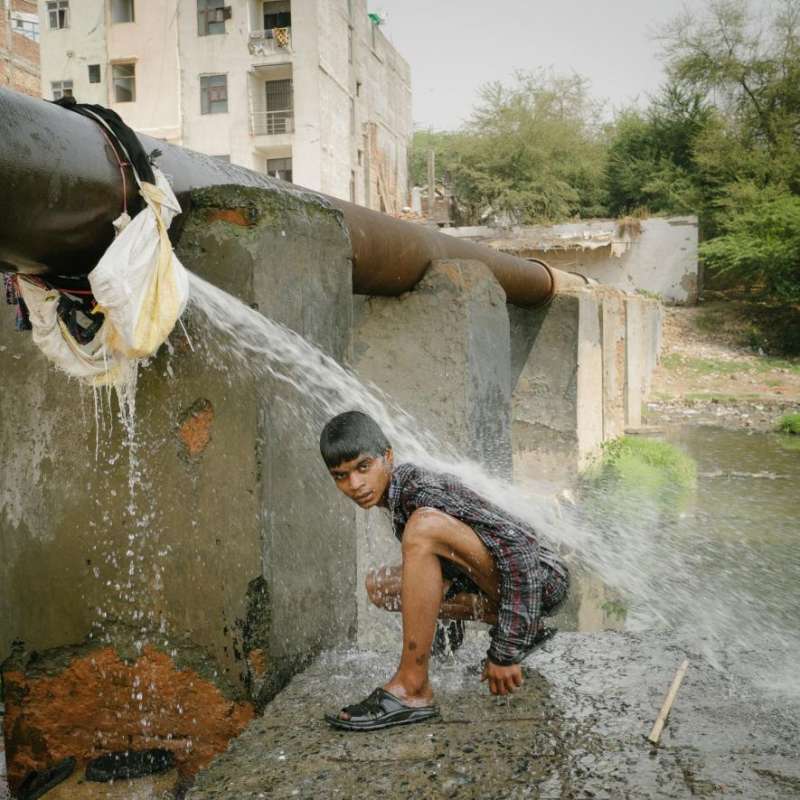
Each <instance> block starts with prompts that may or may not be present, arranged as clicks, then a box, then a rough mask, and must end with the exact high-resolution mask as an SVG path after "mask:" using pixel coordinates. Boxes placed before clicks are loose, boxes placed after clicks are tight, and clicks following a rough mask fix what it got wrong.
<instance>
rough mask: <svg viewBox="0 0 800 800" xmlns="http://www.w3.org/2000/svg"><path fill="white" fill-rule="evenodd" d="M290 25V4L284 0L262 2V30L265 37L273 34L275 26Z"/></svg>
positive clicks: (288, 26) (285, 26)
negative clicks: (265, 33) (264, 32)
mask: <svg viewBox="0 0 800 800" xmlns="http://www.w3.org/2000/svg"><path fill="white" fill-rule="evenodd" d="M291 27H292V6H291V3H288V2H286V1H285V0H279V2H266V3H264V30H265V31H266V32H267V38H271V37H272V36H274V34H273V33H272V32H273V31H274V30H275V28H291Z"/></svg>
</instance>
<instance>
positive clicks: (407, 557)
mask: <svg viewBox="0 0 800 800" xmlns="http://www.w3.org/2000/svg"><path fill="white" fill-rule="evenodd" d="M402 547H403V566H402V579H401V580H402V584H401V589H400V607H401V613H402V615H403V652H402V655H401V657H400V665H399V666H398V668H397V671H396V672H395V674H394V676H393V677H392V678H391V679H390V680H389V682H388V683H386V684H385V685H384V687H383V688H384V689H386V691H388V692H391V693H392V694H394V695H395V696H396V697H399V698H400V699H402V700H403V701H404V702H406V703H408V704H409V705H413V706H426V705H429V704H430V702H431V700H432V698H433V690H432V689H431V685H430V682H429V681H428V659H429V657H430V651H431V644H432V642H433V635H434V632H435V629H436V618H437V617H438V616H439V610H440V606H441V604H442V594H443V591H444V581H443V579H442V569H441V564H440V562H439V557H443V558H447V559H449V560H450V561H452V562H454V563H455V564H457V565H458V566H459V567H461V569H462V570H463V571H464V572H466V573H467V574H468V575H469V576H470V577H471V578H472V580H473V581H475V583H476V584H477V585H478V587H479V588H480V589H481V590H482V591H483V592H484V593H485V594H486V595H487V597H489V598H490V599H491V600H493V601H494V602H495V603H497V601H498V598H499V573H498V572H497V568H496V566H495V563H494V559H493V558H492V555H491V553H490V552H489V551H488V550H487V549H486V546H485V545H484V544H483V542H481V540H480V539H479V538H478V536H477V534H476V533H475V531H473V530H472V528H470V527H469V526H468V525H465V524H464V523H463V522H461V521H459V520H457V519H455V518H453V517H451V516H449V515H448V514H445V513H443V512H441V511H436V510H434V509H428V508H424V509H419V510H417V511H415V512H414V513H413V514H412V515H411V518H410V519H409V521H408V523H407V524H406V527H405V530H404V532H403V542H402ZM343 716H344V717H345V718H346V714H344V715H343Z"/></svg>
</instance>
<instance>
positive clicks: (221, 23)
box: [197, 0, 231, 36]
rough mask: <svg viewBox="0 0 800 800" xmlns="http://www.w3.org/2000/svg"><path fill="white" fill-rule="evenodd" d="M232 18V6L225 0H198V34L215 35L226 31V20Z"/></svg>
mask: <svg viewBox="0 0 800 800" xmlns="http://www.w3.org/2000/svg"><path fill="white" fill-rule="evenodd" d="M230 18H231V7H230V6H226V5H225V0H197V34H198V36H214V35H216V34H220V33H225V20H226V19H230Z"/></svg>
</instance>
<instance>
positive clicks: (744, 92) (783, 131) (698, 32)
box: [661, 0, 800, 193]
mask: <svg viewBox="0 0 800 800" xmlns="http://www.w3.org/2000/svg"><path fill="white" fill-rule="evenodd" d="M661 40H662V42H663V44H664V48H665V55H666V58H667V66H668V72H669V74H670V76H671V77H672V79H673V80H676V81H679V82H681V83H683V84H684V85H686V86H689V87H691V88H692V89H693V90H694V91H696V92H698V93H701V94H702V95H703V96H705V97H706V98H709V99H710V100H712V101H713V102H714V104H715V105H716V107H717V108H718V109H719V110H720V112H721V114H722V115H723V116H724V117H725V119H726V120H727V122H728V131H727V136H728V137H735V138H738V139H739V141H740V143H741V145H742V146H743V147H744V148H745V149H747V150H750V151H753V152H754V154H763V156H765V158H764V159H762V161H761V166H762V169H761V171H762V172H763V164H764V163H768V164H769V166H770V169H768V170H767V171H766V174H762V175H754V176H753V177H754V178H761V179H762V180H766V181H774V180H780V181H783V182H786V184H787V186H788V188H790V189H791V190H792V191H793V192H795V193H796V192H798V191H800V156H798V152H797V149H798V144H800V0H782V2H780V3H779V5H778V10H777V12H776V13H775V14H774V15H773V16H772V18H771V19H767V20H762V19H760V18H759V17H758V16H757V15H756V14H755V13H754V12H752V11H751V9H750V7H749V5H748V4H747V2H746V0H711V2H710V3H709V5H708V13H707V14H706V15H705V16H703V17H701V18H698V17H695V16H693V15H691V14H689V13H685V14H683V15H681V16H679V17H678V18H676V19H675V20H674V21H673V22H672V23H671V24H670V25H669V26H668V27H667V28H666V30H665V31H664V33H663V35H662V37H661Z"/></svg>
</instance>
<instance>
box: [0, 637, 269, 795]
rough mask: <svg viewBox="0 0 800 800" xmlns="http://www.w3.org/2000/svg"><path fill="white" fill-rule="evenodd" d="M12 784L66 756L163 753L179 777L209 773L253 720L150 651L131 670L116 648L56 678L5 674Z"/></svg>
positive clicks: (242, 706) (79, 661)
mask: <svg viewBox="0 0 800 800" xmlns="http://www.w3.org/2000/svg"><path fill="white" fill-rule="evenodd" d="M3 681H4V688H5V703H6V714H5V720H4V728H5V738H6V758H7V764H8V778H9V783H10V785H11V787H12V789H13V788H14V787H16V786H18V785H19V783H20V782H21V781H22V780H23V778H24V777H25V775H26V774H27V773H28V772H29V771H31V770H41V769H44V768H46V767H48V766H51V765H52V764H54V763H56V762H58V761H59V760H61V759H63V758H66V757H67V756H74V757H75V758H76V759H78V761H79V762H80V763H85V762H87V761H89V760H90V759H92V758H95V757H97V756H99V755H102V754H103V753H108V752H111V751H118V750H127V749H133V750H145V749H147V748H152V747H163V748H167V749H169V750H171V751H172V752H173V753H174V754H175V760H176V763H177V766H178V770H179V772H180V773H181V775H182V776H187V775H193V774H194V773H196V772H197V771H198V770H200V769H202V768H203V767H205V766H206V765H207V764H208V763H209V762H210V761H211V759H212V758H213V757H214V756H215V755H217V754H218V753H220V752H222V751H223V750H225V748H226V747H227V746H228V742H229V741H230V740H231V739H232V738H233V737H235V736H238V734H239V733H240V732H241V731H242V729H243V728H244V727H245V726H246V725H247V723H248V722H250V720H252V719H253V717H254V716H255V712H254V710H253V707H252V706H251V705H250V704H249V703H246V702H235V701H231V700H228V699H227V698H225V697H224V696H223V695H222V693H221V692H220V691H219V689H217V687H216V686H214V685H213V684H212V683H210V682H209V681H207V680H205V679H203V678H201V677H200V676H199V675H198V674H197V673H196V672H194V671H193V670H189V669H186V670H180V669H178V668H177V667H176V665H175V663H174V662H173V660H172V659H171V658H170V657H169V656H168V655H166V654H165V653H162V652H160V651H159V650H156V649H155V648H152V647H149V646H148V647H145V648H144V650H143V651H142V655H141V656H140V657H139V658H138V659H137V660H136V661H135V662H133V663H126V662H125V661H123V660H122V659H120V657H119V656H118V655H117V653H116V652H115V651H114V650H113V649H112V648H103V649H101V650H95V651H93V652H92V653H90V654H88V655H86V656H82V657H79V658H76V659H74V660H73V661H72V662H70V663H69V665H68V666H67V667H66V668H65V669H64V670H63V671H62V672H60V673H59V674H57V675H42V676H41V677H39V676H37V677H28V676H26V675H25V674H24V673H23V672H20V671H8V672H5V673H4V675H3Z"/></svg>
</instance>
